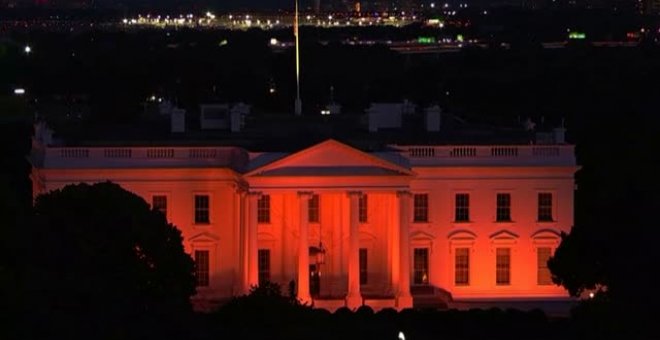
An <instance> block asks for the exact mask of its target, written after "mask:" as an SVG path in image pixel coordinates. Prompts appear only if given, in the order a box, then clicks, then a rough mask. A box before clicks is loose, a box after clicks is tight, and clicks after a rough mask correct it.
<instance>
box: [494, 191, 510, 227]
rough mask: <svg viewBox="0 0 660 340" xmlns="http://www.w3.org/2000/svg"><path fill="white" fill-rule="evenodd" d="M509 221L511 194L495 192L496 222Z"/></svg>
mask: <svg viewBox="0 0 660 340" xmlns="http://www.w3.org/2000/svg"><path fill="white" fill-rule="evenodd" d="M508 221H511V194H497V222H508Z"/></svg>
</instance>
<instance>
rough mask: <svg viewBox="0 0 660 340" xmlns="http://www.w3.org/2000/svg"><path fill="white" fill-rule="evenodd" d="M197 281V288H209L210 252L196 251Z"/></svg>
mask: <svg viewBox="0 0 660 340" xmlns="http://www.w3.org/2000/svg"><path fill="white" fill-rule="evenodd" d="M195 279H196V281H197V287H208V286H209V251H208V250H195Z"/></svg>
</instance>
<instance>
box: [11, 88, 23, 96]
mask: <svg viewBox="0 0 660 340" xmlns="http://www.w3.org/2000/svg"><path fill="white" fill-rule="evenodd" d="M14 94H15V95H17V96H22V95H24V94H25V89H23V88H17V89H14Z"/></svg>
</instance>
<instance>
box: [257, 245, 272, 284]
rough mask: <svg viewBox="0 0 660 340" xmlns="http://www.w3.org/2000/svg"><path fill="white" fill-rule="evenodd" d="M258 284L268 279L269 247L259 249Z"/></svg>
mask: <svg viewBox="0 0 660 340" xmlns="http://www.w3.org/2000/svg"><path fill="white" fill-rule="evenodd" d="M257 263H258V267H259V285H263V284H264V283H266V282H268V281H270V249H259V254H258V260H257Z"/></svg>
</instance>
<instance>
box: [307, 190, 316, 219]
mask: <svg viewBox="0 0 660 340" xmlns="http://www.w3.org/2000/svg"><path fill="white" fill-rule="evenodd" d="M307 217H308V221H309V223H319V195H312V197H311V198H310V199H309V201H307Z"/></svg>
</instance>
